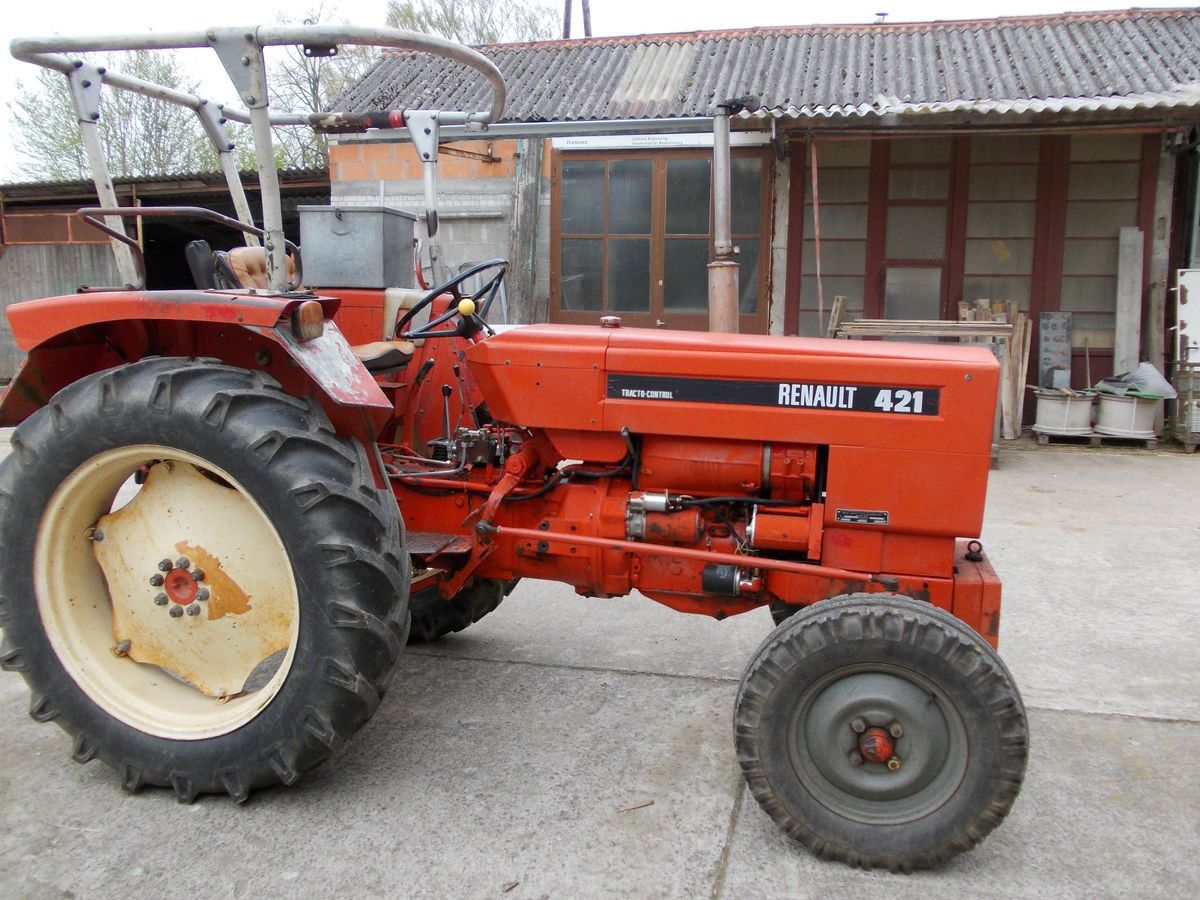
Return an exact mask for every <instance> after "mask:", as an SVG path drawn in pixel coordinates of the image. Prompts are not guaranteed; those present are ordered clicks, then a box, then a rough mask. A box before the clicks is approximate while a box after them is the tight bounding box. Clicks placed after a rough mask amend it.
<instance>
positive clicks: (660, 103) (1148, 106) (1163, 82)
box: [330, 10, 1200, 383]
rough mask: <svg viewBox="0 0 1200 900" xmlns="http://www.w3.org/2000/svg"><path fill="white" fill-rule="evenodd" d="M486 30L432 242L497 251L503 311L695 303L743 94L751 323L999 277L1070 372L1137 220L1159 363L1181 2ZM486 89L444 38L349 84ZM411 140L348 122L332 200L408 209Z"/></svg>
mask: <svg viewBox="0 0 1200 900" xmlns="http://www.w3.org/2000/svg"><path fill="white" fill-rule="evenodd" d="M480 49H481V50H482V51H483V52H484V53H485V54H486V55H487V56H488V57H489V58H491V59H492V60H493V61H494V62H495V63H496V65H497V66H498V67H499V68H500V70H501V71H502V72H503V73H504V76H505V78H506V80H507V82H508V85H509V101H508V105H507V106H506V109H505V113H504V118H503V120H502V122H501V124H499V125H498V126H493V127H491V128H490V129H489V132H488V135H487V139H486V140H468V139H464V140H460V141H456V142H454V143H449V144H445V145H443V153H442V156H441V161H440V165H439V168H440V169H441V173H440V179H441V180H440V187H441V196H442V201H441V210H442V215H441V221H442V222H443V227H442V231H443V242H444V246H445V256H446V260H447V262H448V263H449V264H450V266H451V268H455V267H457V266H458V265H461V264H464V263H467V262H473V261H478V260H483V259H488V258H492V257H497V256H502V257H513V262H514V270H513V272H512V273H511V274H510V283H512V287H511V288H510V296H511V297H513V315H514V317H515V319H516V320H518V321H529V320H547V319H548V320H550V321H556V322H594V321H595V320H596V318H597V315H598V314H601V313H615V314H619V315H620V316H621V317H622V319H623V321H624V322H625V323H626V324H628V325H645V326H655V325H660V326H663V325H665V326H669V327H675V328H705V327H706V323H707V318H706V315H705V306H706V292H705V278H706V274H705V268H704V266H705V263H706V262H707V261H708V259H709V258H710V255H709V254H710V243H711V240H712V225H711V213H710V189H709V184H710V165H711V158H712V150H711V147H712V123H711V117H712V116H713V114H714V112H715V110H716V107H717V105H718V104H722V103H724V102H725V101H727V100H732V99H734V98H737V99H738V103H739V104H740V105H739V106H738V107H737V108H738V109H739V110H740V111H739V112H737V114H736V115H735V117H734V120H733V121H734V129H735V131H734V134H733V151H732V153H733V165H732V169H733V171H732V181H733V227H734V238H735V241H736V243H737V244H738V245H739V248H740V257H739V258H740V261H741V277H740V282H741V330H742V331H745V332H770V333H785V334H796V333H799V334H815V333H817V330H818V312H819V310H820V309H821V308H824V309H825V310H828V309H829V306H830V304H831V301H832V298H833V297H834V296H837V295H841V296H845V297H846V298H847V299H848V315H850V316H851V317H857V316H865V317H869V318H884V317H886V318H904V319H913V318H956V310H957V305H958V303H959V301H960V300H967V301H974V300H978V299H980V298H990V299H1007V300H1014V301H1017V302H1018V303H1019V304H1020V306H1021V308H1023V309H1025V310H1027V311H1032V312H1033V313H1034V316H1033V318H1034V322H1035V325H1036V321H1037V315H1036V314H1037V313H1040V312H1043V311H1055V310H1065V311H1070V312H1072V313H1073V314H1074V315H1073V320H1074V327H1073V341H1074V347H1075V351H1074V353H1075V357H1076V358H1075V360H1074V363H1075V364H1076V366H1077V367H1078V371H1077V383H1079V382H1080V381H1081V380H1082V377H1083V372H1082V359H1083V353H1084V348H1085V346H1086V347H1087V348H1088V352H1089V355H1090V356H1091V362H1092V369H1093V373H1092V374H1093V377H1098V376H1099V375H1102V374H1107V373H1108V369H1109V368H1110V367H1111V358H1112V347H1113V345H1114V329H1115V315H1116V303H1117V293H1118V292H1117V284H1118V275H1119V274H1120V273H1119V272H1118V261H1119V236H1120V233H1121V229H1122V228H1123V227H1136V228H1137V229H1140V241H1141V243H1142V247H1141V250H1142V253H1141V254H1140V256H1141V264H1140V265H1141V271H1140V272H1139V273H1135V277H1136V279H1137V282H1138V283H1139V284H1140V286H1141V306H1142V309H1141V313H1142V319H1143V320H1144V322H1145V326H1144V328H1143V329H1142V333H1143V336H1144V340H1143V347H1142V349H1143V355H1144V356H1147V357H1149V358H1151V359H1157V361H1158V362H1159V364H1160V365H1161V360H1162V358H1163V353H1164V336H1165V335H1166V333H1167V331H1166V329H1167V327H1168V324H1167V322H1166V318H1167V316H1168V311H1167V310H1168V307H1169V304H1168V303H1167V298H1168V291H1169V289H1170V287H1171V277H1170V274H1169V273H1170V272H1172V271H1173V270H1174V268H1175V267H1177V266H1178V265H1180V264H1186V263H1187V262H1188V261H1189V260H1191V259H1194V257H1195V241H1196V237H1195V232H1196V229H1195V219H1196V165H1197V152H1196V134H1197V132H1196V126H1197V123H1200V11H1196V10H1190V11H1180V10H1129V11H1123V12H1115V13H1088V14H1068V15H1055V16H1039V17H1031V18H1013V19H1000V20H990V21H974V22H933V23H918V24H874V25H852V26H810V27H796V28H759V29H746V30H743V31H730V32H699V33H689V34H668V35H648V36H647V35H643V36H633V37H615V38H586V39H574V40H562V41H548V42H538V43H528V44H510V45H497V46H486V47H482V48H480ZM486 98H487V89H486V86H485V84H484V83H483V82H482V79H478V78H475V77H474V76H473V75H472V74H470V73H468V72H467V70H465V69H461V68H459V67H457V66H456V65H455V64H453V63H448V62H445V61H441V60H438V61H431V60H430V59H428V58H425V57H419V56H414V55H410V54H394V55H390V56H387V57H385V58H384V59H383V60H382V61H381V62H380V63H379V64H378V65H377V66H376V67H375V69H374V70H372V71H371V72H370V73H369V74H368V75H367V76H366V77H365V78H364V79H363V80H362V81H361V82H360V83H359V84H358V85H356V86H355V87H354V88H353V89H352V90H351V92H350V93H349V94H348V95H347V96H346V97H344V98H343V100H342V103H341V104H340V106H341V107H342V108H344V109H350V108H367V109H399V108H439V107H440V108H462V107H464V106H468V105H472V104H474V105H482V104H484V102H485V101H486ZM447 131H450V130H449V129H447ZM459 137H469V135H462V134H460V135H459ZM444 139H445V133H444ZM404 141H405V133H404V132H403V131H400V130H396V131H390V130H380V131H374V132H369V133H368V134H366V135H363V136H353V137H344V138H342V139H341V140H340V141H339V142H338V143H337V144H336V146H334V147H333V148H332V149H331V153H330V176H331V193H332V198H333V202H334V203H335V204H341V205H351V204H364V205H378V204H380V202H381V200H382V202H384V203H385V204H387V205H389V206H397V207H400V208H403V209H409V210H412V211H414V212H415V211H418V210H420V209H421V207H422V203H423V201H422V194H421V181H420V178H421V172H420V164H419V162H418V161H417V157H416V155H415V153H414V151H413V149H412V147H411V145H409V144H407V143H405V142H404ZM526 247H529V248H531V249H530V250H525V249H524V248H526ZM1034 340H1035V344H1036V340H1037V337H1036V335H1035V337H1034Z"/></svg>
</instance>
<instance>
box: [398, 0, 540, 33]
mask: <svg viewBox="0 0 1200 900" xmlns="http://www.w3.org/2000/svg"><path fill="white" fill-rule="evenodd" d="M558 17H559V12H558V11H557V10H555V9H552V8H551V7H549V6H546V5H545V4H543V3H539V2H538V0H507V2H496V0H388V5H387V23H388V25H390V26H391V27H393V28H404V29H406V30H408V31H423V32H425V33H427V34H437V35H441V36H442V37H445V38H450V39H451V40H454V41H458V42H459V43H462V44H501V43H509V42H514V41H542V40H547V39H549V38H553V37H554V36H555V33H556V30H557V28H558V27H559V18H558Z"/></svg>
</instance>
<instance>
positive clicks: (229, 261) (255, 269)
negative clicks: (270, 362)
mask: <svg viewBox="0 0 1200 900" xmlns="http://www.w3.org/2000/svg"><path fill="white" fill-rule="evenodd" d="M185 254H186V257H187V262H188V266H189V267H190V268H191V270H192V277H193V278H194V279H195V281H196V286H197V287H199V288H201V289H205V288H214V287H215V288H217V289H223V290H236V289H237V288H239V287H241V288H254V289H255V290H266V288H267V251H266V250H265V249H264V248H262V247H235V248H234V249H232V250H229V251H227V252H222V251H219V250H218V251H216V252H213V251H212V249H211V248H210V247H209V244H208V242H207V241H192V242H191V243H190V244H188V246H187V247H186V248H185ZM287 270H288V281H291V280H292V279H293V278H295V277H296V265H295V263H294V262H293V261H292V257H291V256H288V257H287ZM393 294H394V295H395V296H391V295H393ZM423 296H424V293H423V292H418V291H412V290H392V291H389V297H388V300H387V302H388V303H389V304H390V303H395V304H397V306H398V307H399V308H401V309H404V308H411V306H412V305H413V303H414V302H415V301H416V300H419V299H420V298H421V297H423ZM386 312H387V314H389V315H391V314H392V313H391V310H390V309H388V310H387V311H386ZM414 346H415V345H414V344H413V343H412V341H398V340H388V341H373V342H372V343H369V344H359V345H357V346H354V347H351V348H350V349H351V350H353V351H354V355H355V356H357V357H358V359H359V361H360V362H361V363H362V364H363V366H364V367H365V368H366V370H367V371H368V372H382V371H384V370H386V369H398V368H400V367H401V366H406V365H408V361H409V360H410V359H412V355H413V350H414Z"/></svg>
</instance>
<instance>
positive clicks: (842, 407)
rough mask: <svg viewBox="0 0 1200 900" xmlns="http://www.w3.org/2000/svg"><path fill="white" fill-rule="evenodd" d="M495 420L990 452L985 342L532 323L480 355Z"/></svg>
mask: <svg viewBox="0 0 1200 900" xmlns="http://www.w3.org/2000/svg"><path fill="white" fill-rule="evenodd" d="M467 358H468V360H469V362H470V364H471V369H472V371H473V372H474V374H475V376H476V378H477V379H478V380H479V383H480V386H481V388H482V389H483V392H484V396H485V397H486V398H487V402H488V406H489V408H490V409H491V411H492V414H493V415H495V416H496V417H497V418H499V419H501V420H503V421H506V422H509V423H512V424H516V425H522V426H526V427H535V428H543V429H546V430H547V431H548V432H551V439H553V434H552V432H553V431H555V430H559V429H561V430H568V431H572V432H577V433H578V432H607V433H609V434H616V433H619V432H620V430H621V429H622V428H629V429H630V431H631V432H633V433H635V434H662V435H678V436H688V435H704V436H707V437H717V438H729V439H733V440H759V441H796V442H804V443H816V444H842V445H856V446H863V447H886V448H891V449H894V450H905V449H907V450H934V449H939V450H943V451H945V450H952V451H954V452H958V453H964V452H965V453H971V454H987V453H989V452H990V446H991V440H992V430H993V422H994V416H995V404H996V395H997V389H998V384H999V365H998V363H997V362H996V359H995V357H994V355H993V354H992V352H991V351H990V350H989V349H987V348H985V347H970V346H960V345H953V344H907V343H893V342H881V341H850V340H827V339H820V338H792V337H766V336H760V335H729V334H711V333H705V332H681V331H661V330H655V329H642V328H600V327H588V326H573V325H528V326H524V327H520V328H514V329H512V330H509V331H505V332H503V333H501V334H497V335H495V336H494V337H491V338H489V339H488V340H486V341H482V342H480V343H478V344H476V345H474V346H473V347H472V348H471V349H470V350H469V351H468V353H467Z"/></svg>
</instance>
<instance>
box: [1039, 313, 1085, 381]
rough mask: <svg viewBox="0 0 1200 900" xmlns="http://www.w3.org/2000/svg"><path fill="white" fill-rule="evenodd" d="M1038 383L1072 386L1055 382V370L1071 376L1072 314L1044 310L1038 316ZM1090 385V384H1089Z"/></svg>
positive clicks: (1068, 378) (1068, 376) (1068, 377)
mask: <svg viewBox="0 0 1200 900" xmlns="http://www.w3.org/2000/svg"><path fill="white" fill-rule="evenodd" d="M1038 325H1039V326H1040V327H1039V328H1038V384H1039V385H1040V386H1041V387H1060V386H1062V387H1070V384H1067V385H1058V384H1055V382H1054V372H1055V370H1056V369H1057V370H1059V371H1065V372H1066V373H1067V376H1066V377H1067V380H1068V381H1070V377H1071V374H1070V373H1071V314H1070V313H1069V312H1044V313H1042V314H1041V316H1040V317H1039V318H1038ZM1089 387H1090V385H1089Z"/></svg>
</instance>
